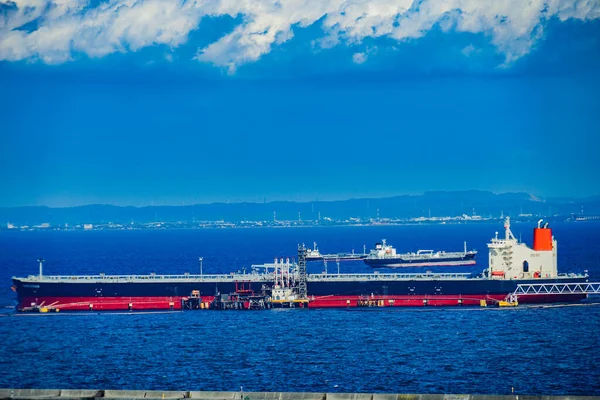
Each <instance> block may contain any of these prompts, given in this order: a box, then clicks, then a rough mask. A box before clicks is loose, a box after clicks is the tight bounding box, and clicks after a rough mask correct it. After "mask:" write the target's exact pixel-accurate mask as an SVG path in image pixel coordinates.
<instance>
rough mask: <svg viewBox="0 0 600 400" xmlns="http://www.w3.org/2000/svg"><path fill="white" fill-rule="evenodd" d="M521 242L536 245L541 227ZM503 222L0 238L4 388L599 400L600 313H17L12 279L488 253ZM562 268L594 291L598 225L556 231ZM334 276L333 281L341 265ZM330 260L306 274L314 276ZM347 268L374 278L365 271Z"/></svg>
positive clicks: (517, 228)
mask: <svg viewBox="0 0 600 400" xmlns="http://www.w3.org/2000/svg"><path fill="white" fill-rule="evenodd" d="M512 228H513V232H514V233H515V235H516V236H517V237H522V239H523V240H524V241H526V242H529V243H530V242H531V236H532V232H531V230H532V227H531V226H530V225H528V224H527V225H526V224H514V225H513V227H512ZM495 231H499V232H500V234H502V226H501V225H499V224H470V225H429V226H427V225H422V226H398V227H331V228H294V229H287V228H286V229H275V228H270V229H207V230H168V231H91V232H52V231H49V232H0V283H1V282H4V283H3V284H1V286H0V307H1V309H0V313H2V314H3V316H2V317H0V338H1V343H2V344H1V346H0V370H1V371H2V374H0V387H14V388H50V387H52V388H90V389H147V390H239V389H240V387H243V388H244V390H245V391H263V390H264V391H321V392H397V393H484V394H485V393H487V394H510V393H511V392H512V391H513V389H514V392H515V393H518V394H550V395H551V394H570V395H586V394H587V395H600V366H599V364H600V358H599V357H598V350H599V349H600V306H596V305H577V306H566V307H565V306H561V307H554V306H553V307H530V308H527V307H519V308H516V309H479V308H418V309H393V310H392V309H367V310H365V309H362V310H361V309H353V310H346V309H337V310H270V311H252V312H232V311H231V312H218V311H205V312H202V311H199V312H189V311H188V312H172V313H154V314H150V313H146V314H136V313H133V314H127V313H122V314H118V313H114V314H106V313H105V314H102V313H89V314H88V313H84V314H52V315H23V314H20V315H15V314H14V309H13V308H12V307H14V305H15V295H14V293H13V292H12V291H11V290H10V285H11V282H10V277H11V276H13V275H18V276H23V275H29V274H36V273H37V271H38V267H37V263H36V259H37V258H38V257H43V258H44V259H46V260H47V262H46V264H45V267H44V268H45V269H44V271H45V273H46V274H53V275H54V274H65V275H66V274H97V273H99V272H104V273H106V274H132V273H148V272H152V271H153V272H156V273H161V274H162V273H183V272H186V271H189V272H192V273H195V272H196V271H198V269H199V265H198V257H199V256H202V257H204V261H203V270H204V273H227V272H231V271H234V270H236V271H237V270H241V271H243V269H244V268H246V270H249V268H250V266H251V265H252V264H259V263H263V262H270V261H271V260H272V259H273V257H276V256H277V257H293V256H294V255H295V251H296V245H297V244H298V243H302V242H304V243H306V244H307V245H311V244H312V242H313V241H317V243H318V244H319V247H320V250H321V251H322V252H324V253H329V252H340V251H351V250H352V249H354V250H355V251H356V252H362V249H363V245H366V246H367V250H368V249H369V248H372V247H373V244H374V243H375V242H376V241H380V240H381V239H382V238H386V239H387V240H388V242H389V243H390V244H392V245H394V246H396V247H397V248H398V249H399V250H400V251H408V250H411V251H416V250H418V249H425V248H428V249H434V250H438V249H444V250H447V251H450V250H461V249H462V247H463V241H465V240H466V241H467V244H468V247H469V248H476V249H478V250H479V251H480V254H479V256H478V258H479V261H478V265H477V266H475V267H458V268H457V267H454V268H450V269H451V270H457V269H460V271H469V272H479V271H481V270H482V269H483V268H484V267H485V266H486V260H487V251H486V243H487V242H488V241H489V239H490V238H491V237H492V236H493V235H494V232H495ZM554 234H555V236H556V237H557V239H558V246H559V269H560V271H561V272H583V271H584V270H587V271H588V272H589V274H590V275H591V277H592V280H595V281H600V224H598V223H573V224H567V223H564V224H556V225H555V226H554ZM327 267H328V269H329V271H330V272H331V271H337V265H336V264H335V263H329V264H328V266H327ZM323 269H324V266H323V264H322V263H309V271H312V272H321V271H322V270H323ZM340 269H341V272H367V271H369V268H368V267H366V266H365V265H364V264H362V263H360V262H354V263H341V264H340Z"/></svg>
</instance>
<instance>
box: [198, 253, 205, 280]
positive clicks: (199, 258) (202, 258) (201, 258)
mask: <svg viewBox="0 0 600 400" xmlns="http://www.w3.org/2000/svg"><path fill="white" fill-rule="evenodd" d="M202 260H204V257H198V261H199V262H200V276H202Z"/></svg>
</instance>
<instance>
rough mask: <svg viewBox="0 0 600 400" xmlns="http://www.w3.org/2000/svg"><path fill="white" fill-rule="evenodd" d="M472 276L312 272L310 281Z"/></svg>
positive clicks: (458, 275) (461, 275) (466, 274)
mask: <svg viewBox="0 0 600 400" xmlns="http://www.w3.org/2000/svg"><path fill="white" fill-rule="evenodd" d="M469 276H472V274H471V273H469V272H457V273H410V274H409V273H404V274H373V273H366V274H310V275H308V281H309V282H311V281H312V282H316V281H387V280H390V281H407V280H436V279H457V280H459V279H466V278H468V277H469Z"/></svg>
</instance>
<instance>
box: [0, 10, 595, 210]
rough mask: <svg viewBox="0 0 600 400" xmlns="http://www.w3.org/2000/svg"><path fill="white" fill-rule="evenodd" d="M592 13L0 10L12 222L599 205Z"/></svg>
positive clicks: (5, 163) (4, 202)
mask: <svg viewBox="0 0 600 400" xmlns="http://www.w3.org/2000/svg"><path fill="white" fill-rule="evenodd" d="M598 93H600V5H599V3H598V2H597V1H563V0H556V1H541V0H540V1H530V2H527V3H525V2H522V1H508V0H507V1H500V2H498V1H483V0H477V1H467V0H462V1H458V0H446V1H414V2H413V1H412V0H396V1H391V0H377V1H375V0H372V1H368V2H367V1H359V0H355V1H344V2H341V1H329V2H320V1H319V2H317V1H273V0H271V1H269V0H264V1H258V0H255V1H248V2H243V1H211V2H195V1H184V2H180V1H176V2H170V1H169V2H167V1H134V0H129V1H124V0H119V1H117V0H115V1H95V2H88V3H86V2H82V1H70V0H63V1H60V2H59V1H47V2H39V1H37V2H33V1H31V2H30V1H22V0H19V1H16V2H3V1H0V206H20V205H50V206H68V205H78V204H89V203H108V204H119V205H148V204H192V203H205V202H213V201H263V200H264V199H266V200H267V201H270V200H281V199H287V200H313V199H316V198H318V199H343V198H349V197H378V196H391V195H398V194H418V193H422V192H424V191H428V190H466V189H481V190H491V191H494V192H507V191H526V192H530V193H533V194H535V195H538V196H589V195H596V194H600V179H598V178H597V175H598V172H599V171H600V158H599V157H597V151H598V149H599V148H600V138H599V136H600V135H598V133H599V127H600V96H599V95H598Z"/></svg>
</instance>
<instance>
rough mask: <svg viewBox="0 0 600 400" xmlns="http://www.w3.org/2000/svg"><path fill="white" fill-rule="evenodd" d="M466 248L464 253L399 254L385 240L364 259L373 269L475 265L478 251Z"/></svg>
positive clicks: (424, 251) (419, 251)
mask: <svg viewBox="0 0 600 400" xmlns="http://www.w3.org/2000/svg"><path fill="white" fill-rule="evenodd" d="M464 246H465V249H464V251H452V252H445V251H433V250H418V251H417V252H416V253H397V252H396V249H395V248H394V247H393V246H390V245H389V244H387V242H386V240H385V239H383V240H382V243H377V244H376V245H375V249H373V250H371V252H370V253H369V255H368V256H366V257H365V258H364V262H365V264H367V265H370V266H371V267H390V268H399V267H438V266H461V265H474V264H475V256H476V255H477V251H475V250H471V251H467V243H466V242H465V245H464Z"/></svg>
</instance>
